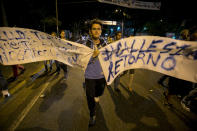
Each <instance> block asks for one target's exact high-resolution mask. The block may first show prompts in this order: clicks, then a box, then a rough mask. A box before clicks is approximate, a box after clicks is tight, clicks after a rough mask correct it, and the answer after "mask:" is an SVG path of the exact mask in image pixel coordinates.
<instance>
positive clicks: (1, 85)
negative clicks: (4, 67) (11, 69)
mask: <svg viewBox="0 0 197 131" xmlns="http://www.w3.org/2000/svg"><path fill="white" fill-rule="evenodd" d="M0 89H1V90H7V89H8V83H7V81H6V79H5V78H4V77H3V75H2V73H1V70H0Z"/></svg>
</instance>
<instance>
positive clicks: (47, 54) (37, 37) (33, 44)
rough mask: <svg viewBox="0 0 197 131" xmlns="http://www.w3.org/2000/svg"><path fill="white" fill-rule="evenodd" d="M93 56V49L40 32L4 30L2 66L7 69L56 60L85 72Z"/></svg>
mask: <svg viewBox="0 0 197 131" xmlns="http://www.w3.org/2000/svg"><path fill="white" fill-rule="evenodd" d="M91 55H92V49H90V48H89V47H87V46H85V45H82V44H78V43H75V42H71V41H67V40H63V39H60V38H57V37H53V36H51V35H49V34H46V33H43V32H40V31H37V30H32V29H24V28H9V27H0V63H2V64H3V65H15V64H24V63H30V62H36V61H44V60H52V59H53V60H57V61H60V62H63V63H65V64H67V65H70V66H74V67H79V68H82V69H83V70H85V69H86V66H87V64H88V62H89V59H90V57H91Z"/></svg>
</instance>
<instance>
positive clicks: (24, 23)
mask: <svg viewBox="0 0 197 131" xmlns="http://www.w3.org/2000/svg"><path fill="white" fill-rule="evenodd" d="M142 1H159V0H142ZM161 2H162V6H161V10H160V11H150V10H139V9H128V8H123V7H119V6H115V5H109V4H103V3H99V2H95V1H94V0H92V1H91V0H88V1H84V2H83V0H58V16H59V20H60V21H61V22H62V24H61V26H60V28H64V29H70V28H71V27H72V26H73V23H74V22H76V21H81V22H84V21H85V20H87V19H92V18H95V17H98V18H100V19H105V20H121V19H122V17H121V16H117V15H114V14H113V12H114V10H115V9H122V10H124V11H125V12H126V13H128V14H129V15H130V16H131V18H130V19H131V20H132V19H142V20H143V19H144V20H148V19H153V18H154V19H161V18H166V19H170V20H171V21H182V20H184V19H187V20H195V19H196V18H195V17H196V16H195V11H194V10H195V7H194V6H195V4H193V2H192V0H187V1H181V0H161ZM3 4H4V9H5V14H6V18H7V23H8V26H10V27H13V26H17V27H25V28H33V29H39V30H43V25H42V22H41V21H42V20H43V19H44V18H46V17H56V10H55V9H56V7H55V0H3ZM1 16H2V10H1ZM0 23H1V25H0V26H4V25H3V23H2V17H1V22H0Z"/></svg>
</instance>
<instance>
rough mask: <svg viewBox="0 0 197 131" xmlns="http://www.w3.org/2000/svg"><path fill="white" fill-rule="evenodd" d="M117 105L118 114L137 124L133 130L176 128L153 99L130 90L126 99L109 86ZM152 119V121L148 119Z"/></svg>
mask: <svg viewBox="0 0 197 131" xmlns="http://www.w3.org/2000/svg"><path fill="white" fill-rule="evenodd" d="M107 89H108V91H109V92H110V95H111V97H112V99H113V102H114V105H115V112H116V114H117V116H118V117H119V118H120V119H121V120H122V121H123V122H125V123H132V124H135V125H136V127H135V128H134V129H132V131H135V130H136V131H139V130H146V131H147V130H151V131H158V130H165V131H166V130H170V131H172V130H174V128H173V126H172V125H171V124H170V123H169V122H168V120H167V118H166V116H165V114H164V112H162V111H161V109H160V108H159V107H158V106H157V104H156V103H155V102H154V101H153V100H152V99H150V100H148V99H145V98H144V97H142V96H140V95H138V94H137V93H136V92H134V91H132V92H129V91H128V90H126V91H128V93H129V98H128V99H126V98H125V97H124V96H123V94H122V93H121V92H119V93H116V92H114V91H113V90H112V88H107ZM149 119H150V121H152V122H150V121H148V120H149Z"/></svg>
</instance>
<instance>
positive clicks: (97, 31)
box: [90, 24, 102, 39]
mask: <svg viewBox="0 0 197 131" xmlns="http://www.w3.org/2000/svg"><path fill="white" fill-rule="evenodd" d="M90 33H91V35H92V38H93V39H99V37H100V36H101V33H102V30H101V25H100V24H93V25H92V28H91V29H90Z"/></svg>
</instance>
